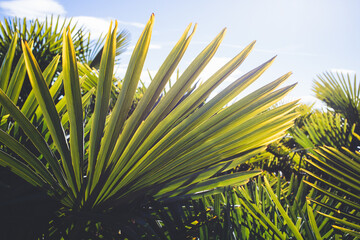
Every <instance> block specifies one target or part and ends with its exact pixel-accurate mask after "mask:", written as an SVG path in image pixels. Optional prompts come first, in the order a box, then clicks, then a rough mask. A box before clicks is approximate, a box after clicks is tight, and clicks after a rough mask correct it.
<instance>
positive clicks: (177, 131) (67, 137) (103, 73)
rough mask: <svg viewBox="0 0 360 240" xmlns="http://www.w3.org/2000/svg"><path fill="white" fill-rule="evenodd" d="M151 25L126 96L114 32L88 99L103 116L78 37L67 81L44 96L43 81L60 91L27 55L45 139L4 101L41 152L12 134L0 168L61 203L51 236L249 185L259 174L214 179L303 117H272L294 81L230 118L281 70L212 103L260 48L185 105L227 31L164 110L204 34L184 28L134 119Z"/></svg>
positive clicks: (251, 76)
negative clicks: (153, 205)
mask: <svg viewBox="0 0 360 240" xmlns="http://www.w3.org/2000/svg"><path fill="white" fill-rule="evenodd" d="M153 21H154V16H151V18H150V20H149V22H148V23H147V25H146V27H145V29H144V31H143V33H142V35H141V36H140V39H139V41H138V43H137V44H136V46H135V49H134V52H133V54H132V57H131V59H130V62H129V67H128V70H127V72H126V75H125V77H124V79H123V82H122V85H121V90H120V92H119V93H117V91H116V90H115V92H112V89H113V84H112V83H113V68H114V60H115V56H116V45H117V36H118V35H117V24H116V23H115V27H114V28H112V27H111V26H110V29H109V33H108V35H107V38H106V42H105V45H104V49H103V53H102V57H101V62H100V68H99V72H98V80H97V81H96V82H97V84H96V88H93V90H92V91H94V92H95V106H94V109H93V110H91V109H90V111H89V107H87V106H88V101H89V96H91V94H92V92H90V90H89V91H88V92H86V91H82V90H81V89H82V86H83V84H84V82H86V81H85V80H86V79H91V75H92V74H94V73H95V72H93V71H92V72H88V73H89V75H87V76H83V77H81V79H80V78H79V76H81V74H82V73H86V70H84V69H86V67H82V65H81V64H78V63H77V58H76V52H75V48H74V45H73V42H72V39H71V36H70V30H69V29H68V30H67V31H66V33H64V34H63V50H62V69H63V71H62V73H60V75H59V77H57V78H56V80H55V82H54V83H53V85H52V86H51V88H50V89H48V84H49V82H50V83H51V82H52V81H49V82H47V80H48V79H50V80H51V79H52V77H51V76H52V74H49V73H47V72H45V71H43V72H42V71H41V69H40V68H39V65H38V63H37V61H36V58H35V56H34V55H33V54H32V51H31V48H30V46H29V44H27V43H26V42H23V43H22V49H23V54H24V61H25V65H26V69H27V73H28V75H29V79H30V82H31V85H32V87H33V90H32V92H33V93H32V94H33V95H34V96H35V98H36V103H35V107H34V108H35V110H33V114H35V115H36V121H37V122H38V121H39V120H40V119H42V121H43V124H42V128H39V127H37V126H36V125H34V124H33V121H32V120H31V119H32V118H33V117H35V115H31V116H27V115H26V114H24V113H23V111H22V110H20V109H19V108H18V107H16V105H15V104H14V102H13V101H12V100H11V99H10V98H9V96H8V95H7V94H6V92H5V91H4V90H0V103H1V105H2V107H3V108H4V109H5V110H6V111H7V112H8V113H10V116H11V118H12V119H13V120H14V122H15V123H14V124H13V126H14V127H15V126H17V127H19V128H21V129H22V131H23V132H24V134H25V135H26V138H27V139H28V140H27V141H31V143H32V144H33V147H35V148H36V151H34V150H33V149H34V148H29V147H28V146H27V145H26V144H23V143H21V141H18V140H17V139H16V138H14V137H12V132H11V130H10V131H6V130H5V131H4V130H2V131H0V135H1V141H2V142H3V144H4V146H6V149H8V150H11V151H10V152H7V151H4V150H5V149H3V150H1V151H0V164H1V165H3V166H6V167H8V168H10V169H11V171H13V172H14V173H16V174H17V175H19V176H20V177H22V178H23V179H24V180H26V181H28V182H30V183H31V184H33V185H34V186H36V187H39V188H41V189H43V190H44V191H46V192H47V194H48V195H49V196H50V197H51V198H52V199H55V200H56V201H58V202H59V203H61V205H62V208H60V209H59V216H60V218H59V219H58V220H59V221H60V223H62V224H58V225H55V226H56V227H58V229H55V230H54V231H51V232H50V234H60V235H62V236H65V235H68V237H73V238H77V237H79V236H81V234H82V233H81V231H83V230H86V229H97V227H96V226H98V225H97V224H98V222H102V219H106V216H108V217H110V216H112V215H111V214H114V213H121V215H120V216H119V215H117V216H118V217H119V218H120V220H119V221H120V222H124V220H123V219H126V220H127V219H128V214H129V213H130V211H132V210H133V209H137V208H138V207H139V205H140V204H141V203H144V202H146V199H149V198H153V199H155V200H165V199H171V198H173V199H176V198H179V197H185V196H191V195H192V194H195V193H197V192H201V191H208V190H210V189H213V188H222V187H226V186H229V185H234V184H237V185H242V184H245V183H246V182H247V181H248V178H250V177H252V176H256V175H258V174H260V171H259V170H252V171H244V172H239V173H235V174H231V175H220V176H219V175H218V174H219V173H221V172H224V171H226V170H228V169H231V168H233V167H234V166H236V165H238V164H239V163H241V162H244V161H246V160H247V159H248V158H250V157H251V156H253V155H254V154H256V153H258V152H260V151H261V150H262V149H264V148H265V146H266V144H268V143H269V142H272V141H274V140H276V139H279V138H281V137H282V135H283V134H284V131H285V130H286V129H287V128H289V127H290V126H291V124H292V121H293V119H294V118H295V117H296V113H291V112H292V110H293V109H294V107H295V106H296V105H295V104H296V102H291V103H288V104H285V105H283V106H279V107H276V108H273V109H271V110H269V111H264V110H266V109H268V108H269V107H270V106H271V105H273V104H274V103H276V102H277V101H279V99H281V98H282V97H283V96H284V95H285V94H286V93H288V92H289V91H290V90H291V89H292V88H293V87H294V85H291V86H288V87H284V88H282V89H279V90H276V88H277V87H278V86H279V85H280V84H281V83H282V82H284V81H285V80H286V79H287V78H288V77H289V76H290V74H285V75H284V76H282V77H280V78H279V79H277V80H275V81H273V82H271V83H269V84H267V85H266V86H264V87H262V88H260V89H258V90H256V91H255V92H253V93H251V94H249V95H247V96H245V97H244V98H242V99H240V100H238V101H237V102H235V103H234V104H232V105H230V106H227V107H225V108H224V106H226V104H227V103H228V102H229V101H230V100H231V99H232V98H233V97H235V96H237V95H238V94H239V93H240V92H241V91H242V90H243V89H245V88H246V87H247V86H248V85H249V84H251V83H252V82H253V81H255V80H256V79H257V78H258V77H259V76H260V75H261V74H262V73H263V72H264V71H265V70H266V69H267V68H268V67H269V66H270V65H271V63H272V62H273V59H271V60H269V61H268V62H266V63H264V64H262V65H260V66H259V67H257V68H255V69H253V70H252V71H250V72H249V73H247V74H245V75H244V76H242V77H240V78H239V79H237V80H236V81H235V82H233V83H232V84H231V85H230V86H228V87H227V88H225V89H224V90H223V91H221V92H220V93H219V94H218V95H216V96H215V97H214V98H213V99H211V100H209V101H205V100H206V99H207V97H208V96H209V94H210V93H211V92H212V90H213V89H215V88H216V87H217V86H218V85H219V84H220V83H221V82H222V81H223V80H224V79H225V78H226V77H227V76H228V75H229V74H230V73H231V72H233V71H234V70H235V69H236V68H237V67H238V66H239V65H240V64H241V63H242V62H243V60H244V59H245V58H246V56H247V55H248V54H249V53H250V51H251V49H252V48H253V45H254V43H251V44H250V45H249V46H247V47H246V48H245V49H244V50H243V51H242V52H241V53H239V54H238V55H237V56H235V57H234V58H233V59H232V60H231V61H229V62H228V63H227V64H226V65H224V66H223V67H222V68H221V69H220V70H218V71H217V72H216V73H215V74H214V75H213V76H212V77H210V78H209V79H208V80H207V81H206V82H204V83H203V84H201V85H200V86H199V87H197V88H196V89H193V90H192V91H190V93H189V89H191V86H192V84H193V83H194V81H195V80H196V78H197V76H198V75H199V74H200V72H201V70H202V69H203V68H204V67H205V66H206V64H207V63H208V62H209V61H210V59H211V58H212V56H213V55H214V54H215V52H216V50H217V48H218V46H219V44H220V42H221V40H222V38H223V36H224V33H225V30H223V31H222V32H221V33H220V34H219V35H218V36H217V37H216V38H215V39H214V40H213V41H212V42H211V43H210V44H209V45H208V46H207V47H206V48H205V49H204V50H203V51H202V52H201V53H200V54H199V55H198V57H197V58H195V60H194V61H193V62H192V63H191V64H190V65H189V67H188V68H187V69H186V70H185V71H184V73H183V74H182V75H181V76H180V77H179V79H178V80H177V81H176V83H175V84H174V85H173V86H172V87H171V89H170V90H168V91H167V93H166V94H165V95H164V96H163V97H162V98H161V99H160V100H159V97H160V95H161V93H162V90H163V88H164V86H165V84H166V83H167V82H168V80H169V78H170V76H171V75H172V73H173V71H174V70H175V68H176V66H177V64H178V63H179V61H180V59H181V57H182V56H183V54H184V52H185V50H186V48H187V46H188V44H189V42H190V40H191V38H192V36H193V34H194V31H195V28H196V26H195V27H194V29H193V31H192V32H190V27H191V26H188V27H187V29H186V30H185V32H184V34H183V35H182V36H181V38H180V40H179V41H178V43H177V44H176V45H175V47H174V49H173V50H172V51H171V52H170V54H169V56H168V57H167V59H166V60H165V61H164V64H163V65H162V66H161V67H160V69H159V71H158V73H157V74H156V76H155V77H154V78H153V81H152V82H151V84H150V86H149V87H148V88H147V90H146V92H145V93H144V95H143V96H142V98H141V100H140V101H139V103H138V104H137V105H136V108H135V109H134V110H133V112H132V114H131V115H129V114H128V112H129V111H130V109H131V107H132V104H133V99H134V95H135V93H136V89H137V85H138V82H139V78H140V73H141V72H142V67H143V64H144V61H145V58H146V54H147V50H148V48H149V44H150V37H151V32H152V26H153ZM189 33H190V34H189ZM58 62H59V58H57V57H55V58H54V60H53V61H52V63H51V66H53V67H52V69H53V68H56V67H57V64H58ZM3 65H4V63H3ZM78 69H79V70H80V71H79V70H78ZM81 69H82V70H81ZM88 70H89V69H88ZM81 72H82V73H81ZM62 81H63V84H64V89H65V94H64V98H63V99H64V100H63V101H61V100H60V101H59V103H57V104H56V105H55V103H54V96H55V95H56V90H55V89H56V87H55V86H57V84H61V82H62ZM53 87H55V88H54V89H53V90H52V88H53ZM112 94H117V100H116V103H115V104H114V105H113V106H112V105H110V109H109V102H110V98H111V95H112ZM184 95H186V97H185V98H183V96H184ZM204 101H205V102H204ZM65 103H66V104H65ZM230 130H231V131H230ZM211 177H213V178H211ZM104 222H106V221H105V220H104ZM97 231H100V230H99V229H98V230H97ZM90 232H91V231H90V230H89V231H88V233H90ZM78 234H80V235H78ZM54 236H55V235H54Z"/></svg>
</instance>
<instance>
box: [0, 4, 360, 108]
mask: <svg viewBox="0 0 360 240" xmlns="http://www.w3.org/2000/svg"><path fill="white" fill-rule="evenodd" d="M359 10H360V1H356V0H353V1H351V0H343V1H340V0H338V1H334V0H326V1H325V0H317V1H309V0H303V1H297V0H291V1H280V0H276V1H269V0H268V1H265V0H254V1H230V0H223V1H212V0H207V1H204V0H192V1H188V0H182V1H165V0H162V1H160V0H159V1H110V0H108V1H107V0H103V1H101V3H100V1H74V0H72V1H68V0H66V1H55V0H15V1H14V0H12V1H0V16H1V17H10V16H15V15H16V16H19V17H27V18H35V17H38V18H43V17H44V16H45V15H47V14H55V15H57V14H60V15H61V16H63V17H73V18H74V19H75V20H76V21H78V22H79V23H80V24H82V25H84V26H85V27H87V28H89V29H90V30H91V31H92V32H93V35H94V37H96V36H97V35H98V34H99V33H100V32H102V31H105V29H106V28H107V27H108V24H109V22H110V20H111V19H116V20H118V21H119V26H120V28H123V29H127V30H128V31H129V32H130V34H131V44H130V47H129V51H128V52H127V53H125V54H124V55H123V58H122V60H121V64H120V66H119V68H118V72H117V74H118V75H120V76H121V75H122V74H124V71H125V69H126V65H127V62H128V60H129V57H130V51H131V46H133V45H134V44H135V43H136V40H137V38H138V36H139V35H140V33H141V31H142V27H143V26H144V24H145V23H146V22H147V20H148V18H149V17H150V15H151V13H154V14H155V25H154V30H153V36H152V43H151V47H150V50H149V54H148V57H147V61H146V63H145V68H144V70H147V69H148V70H149V71H150V72H151V73H152V74H155V73H156V70H157V69H158V68H159V67H160V65H161V63H162V61H163V60H164V59H165V58H166V56H167V54H168V53H169V52H170V50H171V48H172V46H173V44H174V43H175V42H176V41H177V40H178V38H179V37H180V36H181V34H182V32H183V31H184V30H185V28H186V26H187V25H188V24H189V23H191V22H192V23H198V28H197V31H196V34H195V36H194V37H193V40H192V42H191V43H190V46H189V48H188V51H187V53H186V54H185V56H184V58H183V60H182V62H181V63H180V65H179V69H180V72H181V71H183V70H185V68H186V66H187V65H188V64H189V63H190V62H191V60H192V59H193V58H195V57H196V55H197V54H198V53H199V52H200V51H201V50H202V48H204V47H205V46H206V44H207V43H209V42H210V41H211V40H212V39H213V38H214V37H215V36H216V35H217V34H218V33H219V32H220V31H221V30H222V29H223V28H224V27H227V34H226V36H225V39H224V41H223V43H222V45H221V46H220V48H219V50H218V52H217V54H216V55H215V57H214V59H213V60H212V61H211V62H210V63H209V66H208V67H207V68H206V69H205V70H204V73H203V74H202V75H201V76H200V77H201V79H202V80H206V78H207V77H208V76H210V75H211V73H213V72H215V70H217V69H218V68H219V67H221V66H222V65H223V64H225V63H226V61H227V60H230V59H231V58H232V57H234V56H235V55H236V54H237V53H238V52H240V51H241V50H242V48H243V47H245V46H246V45H248V44H249V43H250V42H251V41H253V40H257V43H256V45H255V48H254V50H253V52H252V53H251V54H250V56H249V57H248V59H247V60H246V61H245V62H244V63H243V65H242V66H240V67H239V69H238V70H237V71H236V72H234V73H233V75H232V76H231V77H230V78H229V80H228V81H227V83H228V82H229V81H232V80H233V79H235V78H237V77H239V76H241V75H242V74H244V73H246V72H248V71H250V70H251V69H252V68H255V67H257V66H258V65H260V64H262V63H263V62H265V61H266V60H268V59H270V58H271V57H273V56H275V55H277V59H276V61H275V63H274V64H273V65H272V66H271V67H270V69H269V70H267V72H265V73H264V75H263V76H262V77H261V78H260V79H259V80H258V82H257V83H256V84H254V86H253V87H252V88H250V90H251V89H255V88H257V87H259V86H261V85H263V84H265V83H268V82H270V81H272V80H274V79H276V78H277V77H279V76H281V75H283V74H285V73H287V72H289V71H292V72H293V75H292V76H291V78H290V79H289V81H288V82H287V83H288V84H291V83H294V82H298V86H297V87H296V88H295V90H294V91H293V92H292V93H291V94H290V96H289V98H288V99H296V98H303V99H304V101H306V102H309V101H312V100H313V98H312V97H311V96H313V93H312V91H311V88H312V86H313V80H314V79H315V78H316V75H317V74H321V73H323V72H325V71H333V72H336V71H342V72H345V73H350V74H354V73H356V72H359V70H360V14H359ZM143 79H144V80H145V81H147V80H148V77H147V74H144V75H143ZM225 84H226V82H225Z"/></svg>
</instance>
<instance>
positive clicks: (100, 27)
mask: <svg viewBox="0 0 360 240" xmlns="http://www.w3.org/2000/svg"><path fill="white" fill-rule="evenodd" d="M72 19H73V20H72V21H73V22H74V23H77V26H78V27H84V28H85V29H87V30H89V32H90V37H91V39H98V38H99V37H100V35H101V34H102V33H103V34H106V33H107V31H108V29H109V26H110V22H111V20H109V19H104V18H96V17H88V16H77V17H73V18H72Z"/></svg>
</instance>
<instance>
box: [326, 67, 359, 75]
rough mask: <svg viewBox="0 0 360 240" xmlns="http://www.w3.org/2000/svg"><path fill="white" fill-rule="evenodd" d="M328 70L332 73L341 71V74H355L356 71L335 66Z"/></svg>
mask: <svg viewBox="0 0 360 240" xmlns="http://www.w3.org/2000/svg"><path fill="white" fill-rule="evenodd" d="M330 72H332V73H342V74H355V73H356V71H354V70H349V69H337V68H333V69H330Z"/></svg>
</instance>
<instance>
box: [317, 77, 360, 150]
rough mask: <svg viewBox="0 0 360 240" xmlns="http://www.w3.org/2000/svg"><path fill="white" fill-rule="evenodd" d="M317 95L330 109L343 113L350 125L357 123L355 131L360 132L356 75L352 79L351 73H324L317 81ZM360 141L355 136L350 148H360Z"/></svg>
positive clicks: (358, 91) (359, 102)
mask: <svg viewBox="0 0 360 240" xmlns="http://www.w3.org/2000/svg"><path fill="white" fill-rule="evenodd" d="M314 92H315V94H316V97H317V98H318V99H320V100H321V101H323V102H325V104H326V105H327V107H328V108H329V110H330V111H331V110H332V111H334V112H335V113H338V114H341V115H342V117H343V118H345V119H346V120H347V121H348V124H349V127H352V126H353V125H354V124H355V130H354V131H355V133H356V134H360V125H359V122H360V85H359V84H358V83H357V81H356V75H354V78H353V79H351V77H350V74H347V75H346V76H345V75H344V74H339V73H338V74H337V75H336V76H335V75H334V74H333V73H324V74H323V75H322V76H321V75H320V76H319V80H318V81H315V87H314ZM358 146H360V142H359V140H358V139H357V138H353V141H352V143H351V146H350V149H351V151H355V150H358V148H357V147H358Z"/></svg>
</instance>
